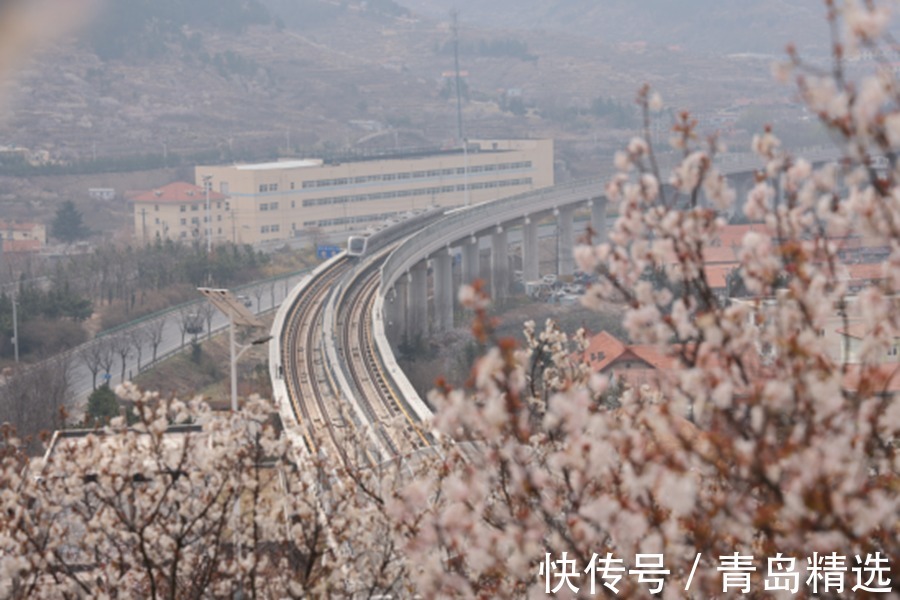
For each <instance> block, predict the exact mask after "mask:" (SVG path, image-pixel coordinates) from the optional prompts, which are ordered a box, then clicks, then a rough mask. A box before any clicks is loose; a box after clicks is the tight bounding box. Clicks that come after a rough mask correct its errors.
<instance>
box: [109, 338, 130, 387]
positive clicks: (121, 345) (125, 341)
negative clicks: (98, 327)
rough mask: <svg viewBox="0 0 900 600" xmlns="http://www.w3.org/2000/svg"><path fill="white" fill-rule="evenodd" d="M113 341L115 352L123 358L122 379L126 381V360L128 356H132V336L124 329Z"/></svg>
mask: <svg viewBox="0 0 900 600" xmlns="http://www.w3.org/2000/svg"><path fill="white" fill-rule="evenodd" d="M111 343H112V348H113V352H115V353H116V354H117V355H118V356H119V358H120V359H121V360H122V376H121V381H125V367H126V362H127V361H128V357H129V356H131V336H130V335H129V334H128V333H127V332H124V331H123V332H122V333H119V334H117V335H116V336H115V337H113V338H112V342H111Z"/></svg>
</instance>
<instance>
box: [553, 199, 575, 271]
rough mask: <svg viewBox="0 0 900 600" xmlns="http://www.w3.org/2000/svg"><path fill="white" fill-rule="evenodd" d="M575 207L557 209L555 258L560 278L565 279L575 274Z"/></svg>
mask: <svg viewBox="0 0 900 600" xmlns="http://www.w3.org/2000/svg"><path fill="white" fill-rule="evenodd" d="M574 213H575V209H574V207H571V206H563V207H561V208H559V209H557V217H556V218H557V221H556V224H557V230H558V232H559V234H558V238H557V244H558V245H557V254H556V256H557V260H558V262H559V265H558V273H559V277H560V279H564V280H566V281H568V280H570V279H571V278H572V275H574V274H575V231H574V217H575V215H574Z"/></svg>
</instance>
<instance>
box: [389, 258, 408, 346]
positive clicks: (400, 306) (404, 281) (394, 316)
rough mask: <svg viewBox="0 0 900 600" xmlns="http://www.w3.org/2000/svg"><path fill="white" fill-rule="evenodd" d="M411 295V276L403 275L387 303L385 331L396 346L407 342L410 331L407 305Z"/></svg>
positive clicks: (398, 279)
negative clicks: (407, 320)
mask: <svg viewBox="0 0 900 600" xmlns="http://www.w3.org/2000/svg"><path fill="white" fill-rule="evenodd" d="M408 293H409V276H407V275H405V274H404V275H401V276H400V277H398V278H397V281H396V283H394V289H393V294H391V295H389V296H388V298H387V300H388V302H387V303H385V313H387V314H385V319H384V320H385V323H386V324H387V326H386V327H385V331H386V332H387V334H388V336H389V337H390V340H391V342H392V343H394V344H401V343H403V342H404V341H406V337H407V335H408V330H407V327H406V319H407V308H406V307H407V303H406V300H407V298H406V295H407V294H408Z"/></svg>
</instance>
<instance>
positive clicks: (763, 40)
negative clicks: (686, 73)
mask: <svg viewBox="0 0 900 600" xmlns="http://www.w3.org/2000/svg"><path fill="white" fill-rule="evenodd" d="M400 1H401V2H402V3H403V4H404V5H405V6H408V7H409V8H410V9H412V10H413V11H414V12H415V13H418V14H421V15H425V16H428V17H431V18H443V19H447V18H448V15H449V12H450V10H451V8H452V7H453V5H455V6H456V8H457V9H458V10H459V18H460V23H461V24H462V25H463V26H467V25H468V26H473V25H477V26H479V27H486V28H512V29H529V30H558V31H568V32H570V33H573V34H576V35H583V36H588V37H595V38H599V39H602V40H603V41H606V42H609V43H621V42H640V41H645V42H648V43H651V44H658V45H678V46H682V47H684V48H686V49H688V50H691V51H694V52H700V53H740V52H760V53H770V54H781V53H782V52H783V50H784V47H785V45H786V44H787V43H788V42H794V43H796V44H798V45H799V46H801V47H813V46H816V45H819V46H821V42H822V40H823V39H824V37H823V34H825V33H827V27H826V24H825V19H824V14H825V11H824V8H823V6H822V2H821V1H820V0H791V1H788V0H754V1H753V2H736V1H733V0H641V1H640V2H634V1H633V0H602V1H599V2H598V1H597V0H554V1H551V2H548V1H547V0H491V1H490V2H484V1H483V0H454V2H453V3H452V4H451V3H448V2H447V0H400Z"/></svg>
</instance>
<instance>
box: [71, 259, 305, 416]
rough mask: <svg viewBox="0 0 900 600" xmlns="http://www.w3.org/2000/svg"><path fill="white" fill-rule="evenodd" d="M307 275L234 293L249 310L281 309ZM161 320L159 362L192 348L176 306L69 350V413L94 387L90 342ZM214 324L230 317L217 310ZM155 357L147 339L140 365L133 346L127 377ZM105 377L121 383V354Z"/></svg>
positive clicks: (103, 340) (127, 361) (221, 324)
mask: <svg viewBox="0 0 900 600" xmlns="http://www.w3.org/2000/svg"><path fill="white" fill-rule="evenodd" d="M304 276H305V273H301V274H296V275H292V276H290V277H287V278H284V279H281V280H278V281H275V282H274V285H271V282H263V283H261V284H249V285H246V286H242V287H240V288H236V289H235V290H233V291H234V293H235V295H243V296H247V297H248V298H249V300H250V302H251V303H252V306H251V307H250V310H251V311H252V312H254V313H256V314H261V313H265V312H268V311H270V310H272V309H275V308H278V306H279V305H280V304H281V302H282V301H283V300H284V298H285V297H286V296H287V294H288V293H289V292H290V290H291V289H292V288H293V287H294V286H295V285H297V284H298V283H299V282H300V280H301V279H302V278H303V277H304ZM257 292H259V294H260V295H259V296H258V297H257ZM197 296H198V302H197V303H196V304H195V305H192V306H191V309H190V310H189V311H185V312H191V313H196V312H197V308H198V307H199V306H200V305H201V304H203V303H205V302H206V301H205V300H203V299H202V298H200V294H199V292H198V293H197ZM160 319H163V320H164V325H163V332H162V340H161V342H160V344H159V346H158V348H157V362H159V361H160V360H162V359H163V358H166V357H168V356H171V355H172V354H175V353H177V352H178V351H180V350H181V349H183V348H188V347H190V342H191V339H193V336H192V335H191V334H185V335H184V336H183V340H184V343H183V344H182V333H181V328H180V326H179V325H180V323H181V322H182V316H181V314H180V313H179V311H178V310H177V309H173V310H171V311H169V312H168V313H166V314H165V315H164V316H161V317H157V318H154V319H147V320H142V321H139V322H137V323H136V324H132V325H129V326H125V327H123V328H121V329H117V330H115V331H113V332H110V333H106V334H103V335H101V336H99V337H97V338H95V339H94V340H91V341H90V342H88V343H87V344H84V345H82V346H79V347H78V348H76V349H74V350H72V351H70V352H69V356H70V358H71V360H70V390H71V398H72V406H71V408H70V412H71V413H72V414H75V415H77V414H80V413H81V410H83V407H84V405H85V403H86V401H87V398H88V396H89V395H90V394H91V391H93V389H94V388H93V384H92V375H91V371H90V369H89V368H88V362H87V361H86V360H85V359H84V358H83V356H84V354H85V353H86V352H87V348H86V347H87V346H89V345H91V344H104V343H114V342H113V341H114V340H115V339H116V338H124V339H131V337H130V336H131V335H132V332H133V331H134V330H135V329H138V328H146V327H148V326H151V325H152V324H153V323H154V322H158V321H159V320H160ZM211 324H212V326H211V328H210V331H211V332H212V333H216V332H218V331H222V330H225V329H226V328H227V327H228V319H227V317H226V316H225V315H223V314H222V313H221V312H219V311H218V310H215V312H214V314H213V318H212V322H211ZM207 333H208V332H207V331H206V322H205V320H204V321H203V333H201V334H198V338H201V339H202V338H205V337H206V335H207ZM268 333H269V332H268V331H261V332H260V337H262V336H265V335H268ZM152 357H153V347H152V345H151V343H150V341H149V340H148V339H144V341H143V343H142V344H141V368H138V363H137V358H138V353H137V350H136V348H135V347H134V345H132V346H131V348H130V352H129V354H128V355H127V356H126V359H125V379H126V380H128V379H130V378H131V377H133V376H135V375H137V374H138V373H139V372H141V371H143V370H146V369H147V368H149V367H150V366H151V359H152ZM101 371H102V369H101ZM105 380H108V381H109V385H110V387H112V388H113V389H115V386H117V385H119V384H120V383H122V359H121V357H120V356H119V354H118V353H116V354H114V360H113V363H112V368H111V369H110V372H109V373H104V372H100V373H99V374H98V375H97V385H98V386H100V385H102V384H103V382H104V381H105Z"/></svg>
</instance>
